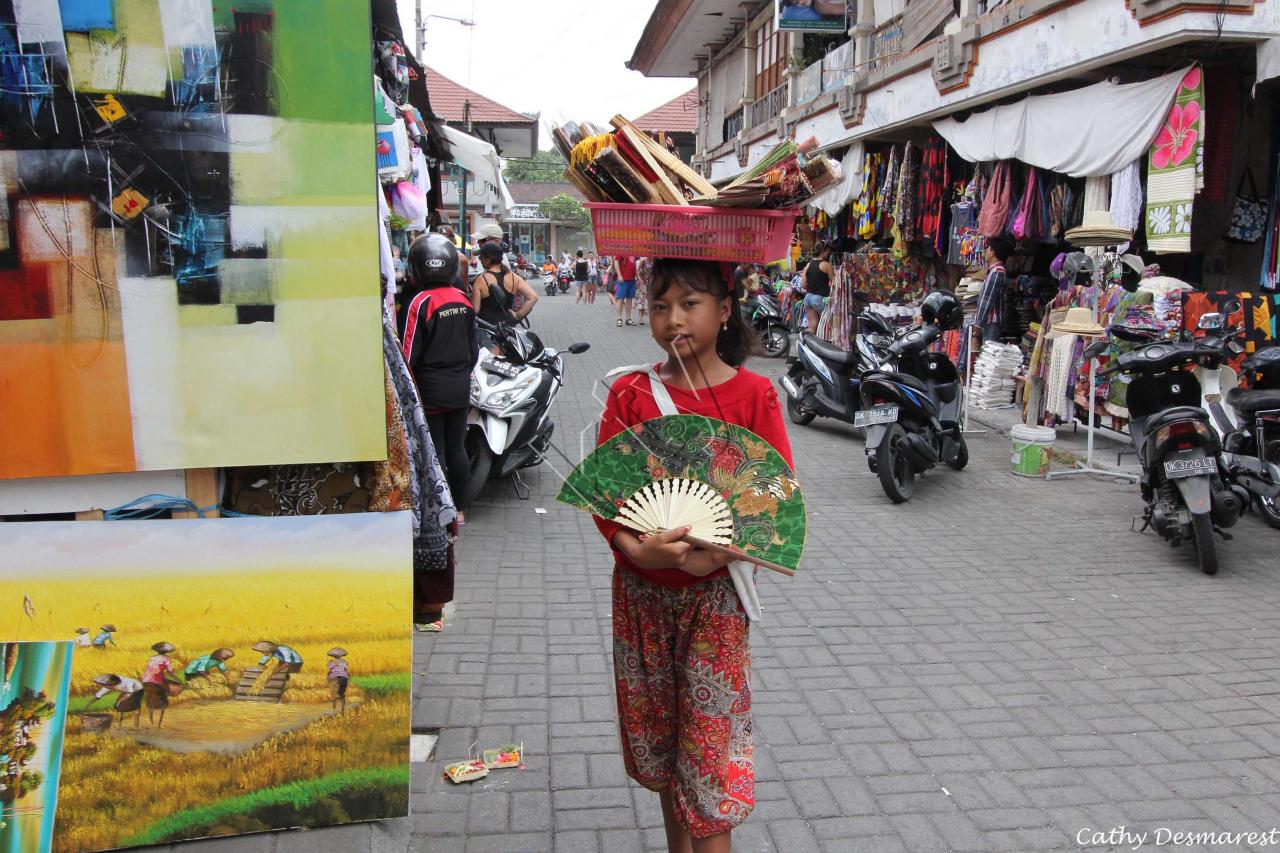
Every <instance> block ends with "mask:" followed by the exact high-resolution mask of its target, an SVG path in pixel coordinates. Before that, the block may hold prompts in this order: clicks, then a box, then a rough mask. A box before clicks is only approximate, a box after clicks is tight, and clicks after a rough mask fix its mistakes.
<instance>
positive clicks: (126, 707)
mask: <svg viewBox="0 0 1280 853" xmlns="http://www.w3.org/2000/svg"><path fill="white" fill-rule="evenodd" d="M93 683H94V684H96V685H98V692H97V693H95V694H93V702H97V701H98V700H99V699H101V698H103V697H104V696H107V695H109V694H111V693H119V694H120V695H119V696H117V697H116V703H115V705H114V706H113V707H114V708H115V710H116V712H117V713H118V714H120V724H121V725H124V717H125V714H136V717H135V719H134V726H135V727H136V726H139V725H141V724H142V697H143V693H144V690H143V687H142V682H141V681H139V680H138V679H136V678H130V677H129V676H127V675H115V674H106V675H99V676H98V677H97V678H95V679H94V680H93ZM93 702H90V703H89V704H88V705H86V706H85V710H86V711H87V710H88V709H89V708H90V707H92V706H93Z"/></svg>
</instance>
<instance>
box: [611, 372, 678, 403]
mask: <svg viewBox="0 0 1280 853" xmlns="http://www.w3.org/2000/svg"><path fill="white" fill-rule="evenodd" d="M632 373H643V374H645V375H647V376H648V377H649V391H650V393H652V394H653V401H654V402H655V403H656V404H657V405H658V412H659V414H663V415H678V414H680V410H679V409H677V408H676V401H675V400H673V399H671V392H670V391H668V390H667V386H666V385H664V384H663V382H662V380H661V379H659V378H658V374H657V373H656V372H655V371H654V369H653V365H652V364H629V365H626V366H625V367H615V368H614V369H613V370H610V371H609V372H608V373H606V374H605V375H604V378H605V379H607V380H609V381H610V382H612V381H613V380H614V379H617V378H618V377H619V376H628V375H630V374H632Z"/></svg>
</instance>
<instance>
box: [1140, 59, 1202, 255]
mask: <svg viewBox="0 0 1280 853" xmlns="http://www.w3.org/2000/svg"><path fill="white" fill-rule="evenodd" d="M1204 131H1205V112H1204V74H1203V72H1202V71H1201V69H1200V67H1199V66H1196V67H1195V68H1192V69H1191V70H1190V71H1188V72H1187V73H1186V76H1185V77H1183V78H1182V84H1181V85H1180V86H1179V87H1178V94H1177V95H1176V96H1175V98H1174V103H1173V106H1172V107H1170V109H1169V118H1168V119H1167V120H1166V121H1165V123H1164V126H1163V127H1161V128H1160V132H1159V133H1157V134H1156V138H1155V141H1154V142H1153V143H1152V144H1151V152H1150V154H1149V155H1148V165H1147V215H1146V231H1147V248H1148V249H1150V250H1151V251H1153V252H1164V253H1167V252H1190V251H1191V215H1192V209H1193V207H1194V205H1195V198H1196V192H1197V191H1198V190H1199V189H1200V188H1201V187H1203V186H1204V173H1203V171H1202V169H1203V163H1202V162H1201V159H1200V154H1201V149H1202V146H1203V144H1204Z"/></svg>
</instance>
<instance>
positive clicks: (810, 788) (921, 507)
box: [178, 298, 1280, 853]
mask: <svg viewBox="0 0 1280 853" xmlns="http://www.w3.org/2000/svg"><path fill="white" fill-rule="evenodd" d="M606 315H607V316H606ZM611 316H612V315H611V314H609V312H608V310H607V307H606V304H605V303H601V304H597V305H596V306H575V305H573V304H572V303H571V302H570V301H569V300H560V299H558V298H556V299H547V300H544V301H543V302H542V303H540V304H539V305H538V307H537V310H536V311H535V313H534V318H533V319H534V327H535V328H536V329H537V330H538V333H539V335H541V336H542V337H543V339H544V340H545V341H547V342H548V343H549V344H550V345H553V346H563V345H565V344H566V343H568V342H569V341H570V340H574V339H582V338H585V339H588V340H590V341H591V342H592V345H593V348H592V350H591V351H590V352H589V353H588V354H587V355H586V357H584V358H580V359H567V369H566V385H565V388H564V390H563V392H562V393H561V396H560V398H559V400H558V401H557V403H556V411H555V413H554V417H555V419H556V422H557V432H556V435H557V444H559V445H560V446H562V447H564V448H565V449H566V450H569V449H570V444H571V443H572V442H571V436H574V435H576V434H577V433H578V431H579V430H580V429H582V428H583V427H584V426H588V425H589V424H590V423H591V422H592V420H593V419H594V418H595V417H596V416H597V415H598V414H599V411H600V405H599V404H598V403H597V402H596V401H595V400H593V399H592V396H591V389H592V382H593V381H594V379H595V378H597V377H599V376H600V375H601V374H602V373H603V372H604V370H605V369H607V367H610V366H612V365H615V364H631V363H636V362H637V361H642V360H644V359H646V358H654V359H656V358H657V355H656V351H655V349H654V346H653V344H652V342H651V341H650V340H649V338H648V335H647V334H646V333H645V331H644V330H643V329H631V328H628V329H621V330H619V329H615V328H614V327H613V326H612V325H611V322H610V320H609V317H611ZM782 366H783V365H782V363H781V362H770V361H765V360H759V361H756V362H754V363H753V365H752V367H753V369H755V370H757V371H759V372H763V373H765V374H766V375H771V376H776V375H777V374H778V371H779V370H780V369H781V367H782ZM789 433H790V436H791V441H792V445H793V448H794V451H795V456H796V461H797V467H798V473H799V476H800V479H801V481H802V483H803V484H804V486H805V493H806V500H807V504H808V510H809V513H810V522H811V524H810V530H809V538H808V541H807V542H806V557H805V563H804V565H803V567H802V571H801V572H800V573H799V574H797V576H796V577H795V578H793V579H790V580H786V581H780V580H775V579H773V578H771V577H762V579H761V583H760V593H761V596H762V599H763V600H764V603H765V607H766V615H765V619H764V621H763V622H762V623H760V624H758V625H755V626H753V628H752V645H753V653H754V674H753V691H754V703H755V735H756V778H757V786H758V787H757V800H758V807H757V809H756V813H755V814H753V815H752V817H751V818H750V819H749V820H748V821H747V823H746V824H745V825H744V826H743V827H741V828H740V829H739V830H737V831H736V832H735V834H734V849H735V850H736V851H753V850H758V851H762V853H763V851H775V850H783V851H785V853H803V851H807V850H832V851H840V853H848V851H857V850H872V851H876V853H891V852H892V851H895V850H911V851H913V853H914V851H919V850H927V849H935V848H936V849H951V850H969V849H973V850H984V851H986V850H1036V851H1041V850H1069V849H1076V845H1075V844H1074V840H1073V838H1072V833H1074V832H1075V831H1076V830H1077V829H1078V828H1079V826H1077V824H1080V825H1083V824H1082V822H1083V821H1088V822H1089V824H1090V825H1093V826H1102V825H1104V824H1105V826H1112V825H1120V824H1122V823H1123V824H1127V825H1134V826H1138V825H1142V826H1147V825H1154V823H1156V822H1159V821H1165V822H1167V823H1169V824H1170V825H1177V826H1182V825H1194V824H1196V823H1197V822H1200V823H1203V824H1205V825H1209V826H1210V827H1224V828H1226V827H1232V828H1235V827H1237V826H1238V827H1239V828H1249V827H1251V826H1254V825H1261V824H1263V823H1266V822H1267V821H1271V822H1274V818H1275V815H1276V814H1280V769H1277V768H1276V767H1275V762H1274V756H1275V755H1276V754H1277V752H1278V751H1280V664H1277V663H1276V660H1277V659H1280V654H1278V653H1280V625H1277V624H1276V623H1275V620H1274V619H1273V618H1272V616H1271V614H1273V613H1275V612H1277V610H1278V609H1280V576H1278V575H1277V574H1276V573H1275V544H1274V543H1275V540H1274V538H1273V536H1274V534H1273V533H1272V532H1271V531H1269V529H1267V528H1265V527H1264V526H1263V525H1262V524H1261V523H1260V522H1258V521H1257V519H1254V518H1252V517H1246V518H1245V519H1244V520H1243V521H1242V522H1241V524H1240V525H1239V526H1238V527H1237V528H1236V530H1235V531H1233V532H1234V533H1235V534H1236V535H1235V538H1234V539H1233V540H1232V541H1231V542H1226V543H1220V545H1219V548H1220V551H1221V553H1222V557H1223V564H1224V568H1223V571H1222V572H1221V573H1220V574H1219V575H1218V576H1217V577H1215V578H1205V577H1203V576H1201V575H1200V574H1199V573H1198V572H1196V571H1195V568H1194V565H1193V564H1192V557H1191V555H1190V553H1189V551H1186V550H1182V551H1174V550H1170V549H1169V548H1168V547H1167V546H1164V545H1163V544H1162V543H1159V542H1157V541H1156V540H1155V539H1154V537H1152V536H1150V535H1149V534H1145V535H1141V536H1139V535H1137V534H1133V533H1130V532H1129V530H1128V519H1129V517H1130V516H1132V515H1133V514H1134V513H1135V512H1137V511H1138V509H1139V507H1140V502H1139V499H1138V495H1137V491H1136V489H1134V488H1133V487H1132V486H1129V485H1124V484H1116V483H1112V482H1107V481H1105V480H1100V479H1099V480H1090V479H1084V478H1081V479H1073V480H1062V481H1053V482H1051V483H1047V482H1043V481H1031V480H1023V479H1020V478H1015V477H1013V476H1012V475H1010V474H1009V472H1008V449H1009V444H1008V439H1007V438H1005V437H1002V436H999V435H995V434H992V435H989V436H988V437H986V438H983V437H979V436H973V437H972V438H971V440H970V452H971V457H972V459H971V462H970V465H969V467H968V468H966V469H965V470H964V471H962V472H954V471H950V470H942V471H937V472H930V473H929V474H928V475H927V476H925V477H924V478H922V479H921V481H920V482H919V484H918V487H917V490H916V494H915V496H914V497H913V499H912V501H911V502H910V503H908V504H904V505H901V506H894V505H892V504H890V503H889V502H888V501H887V500H886V499H885V498H884V495H883V494H882V493H881V492H880V489H879V485H878V483H877V481H876V480H875V479H874V476H871V475H869V474H868V473H867V472H866V469H865V463H864V461H863V453H862V445H861V444H860V442H859V441H858V439H857V437H856V434H855V433H854V431H853V430H852V429H851V428H849V427H847V426H845V425H841V424H836V423H833V422H823V421H822V420H818V421H815V422H814V423H813V424H811V425H810V426H808V427H803V428H801V427H794V426H791V427H789ZM1064 440H1065V439H1064ZM561 467H563V466H561ZM527 479H528V482H529V483H530V486H531V488H532V495H531V497H530V500H529V501H527V502H522V501H519V500H516V499H515V497H514V496H513V495H512V494H511V491H510V489H509V488H507V487H506V486H505V485H504V484H492V485H491V486H490V488H489V489H488V490H487V491H486V493H485V494H484V495H482V496H481V498H480V500H479V501H478V502H477V504H476V506H475V507H473V510H472V513H471V515H470V520H469V523H468V525H467V528H466V530H465V532H464V535H463V537H462V540H461V542H460V543H459V547H458V554H459V561H460V568H459V572H458V581H457V614H456V616H455V619H454V621H453V622H451V623H450V625H449V626H448V628H447V629H446V631H445V632H444V633H442V634H439V635H419V636H418V637H417V638H416V639H415V655H414V670H415V685H414V688H415V693H414V695H415V713H414V722H415V725H440V726H443V727H444V730H443V731H442V733H441V740H440V745H439V747H438V749H437V755H438V756H447V757H449V758H458V757H463V756H465V755H466V751H467V749H468V747H469V746H470V745H471V743H472V742H473V741H475V740H476V738H477V737H478V736H480V735H482V734H483V735H486V736H488V735H492V736H495V737H498V736H502V737H506V736H510V737H516V738H520V737H523V738H524V739H525V740H526V744H527V745H536V750H535V749H534V748H532V747H531V748H530V755H529V769H528V770H526V771H524V772H523V773H520V774H516V772H515V771H506V775H501V774H502V773H503V771H495V773H494V774H492V776H491V777H490V778H489V779H488V780H485V781H486V782H488V783H491V784H490V785H489V786H488V787H485V786H483V785H479V784H477V785H472V786H466V787H464V788H457V789H455V788H453V787H452V786H441V785H440V784H439V783H438V782H437V779H438V777H439V772H440V765H439V761H436V762H433V763H432V764H431V765H429V766H428V767H425V768H422V769H415V772H414V774H413V788H412V790H413V792H414V793H413V794H412V800H411V801H412V804H413V809H414V814H413V817H412V825H413V833H412V836H411V840H416V841H417V843H418V845H419V846H420V847H421V848H422V849H424V850H429V851H431V853H436V851H448V850H463V849H516V850H519V849H523V848H522V847H521V846H520V845H521V843H527V844H535V845H536V844H543V845H546V846H544V847H541V848H538V847H533V848H530V849H553V850H557V851H563V850H567V851H574V853H578V851H583V853H588V852H589V851H598V850H603V851H607V853H623V851H626V850H631V849H643V850H660V849H663V848H664V847H665V843H664V840H663V834H662V831H661V829H660V823H661V813H660V811H659V809H658V800H657V797H656V796H655V795H653V794H652V793H650V792H647V791H644V790H643V789H641V788H640V787H639V786H637V785H635V784H634V783H632V782H631V781H630V780H628V779H626V778H625V774H624V773H622V770H621V767H622V765H621V760H620V756H619V753H618V736H617V732H616V712H615V708H614V687H613V682H612V672H611V663H610V656H611V654H612V641H611V636H610V625H609V605H610V568H609V561H608V554H607V551H606V549H605V548H604V545H603V542H602V541H601V540H600V538H599V535H598V533H597V532H596V530H595V527H594V525H593V524H592V523H591V521H590V519H589V518H588V517H587V516H586V515H584V514H582V513H579V512H576V511H574V510H571V509H568V508H566V507H563V506H560V505H557V504H556V503H555V501H554V496H555V492H556V491H557V489H558V483H559V481H558V479H557V478H556V476H555V474H554V472H552V471H551V470H550V469H549V467H548V466H543V467H542V468H541V469H532V470H531V471H530V472H529V477H528V478H527ZM535 507H542V508H544V509H546V510H547V513H546V514H545V515H540V514H536V513H534V512H533V510H534V508H535ZM535 752H536V753H537V754H536V755H535V754H534V753H535ZM944 788H945V789H946V792H945V793H944V791H943V789H944ZM485 804H493V805H497V806H498V808H497V809H496V811H490V812H483V811H482V807H483V805H485ZM499 814H500V815H501V816H502V820H503V821H505V823H503V822H501V821H499V820H498V819H497V817H496V815H499ZM328 832H329V830H314V831H311V832H309V833H306V834H304V835H303V836H302V837H303V838H304V839H306V840H308V841H310V842H314V843H315V844H316V846H315V847H314V848H312V849H316V850H320V851H326V850H329V849H337V848H331V847H328V846H326V841H325V839H326V838H327V836H326V833H328ZM357 832H358V830H357ZM369 832H370V837H371V839H372V841H373V843H374V844H377V843H379V842H378V839H379V835H378V834H377V830H374V829H370V830H369ZM284 837H285V836H279V838H284ZM333 837H334V838H335V839H339V838H343V837H345V836H342V835H340V834H339V835H335V836H333ZM399 837H400V836H399V834H398V833H397V831H396V830H392V835H391V842H390V843H392V844H393V845H395V844H397V843H398V839H399ZM504 839H516V840H514V841H504ZM276 842H277V836H273V835H265V836H251V837H248V838H244V839H238V840H237V841H235V842H217V843H218V844H219V845H223V844H227V845H238V844H244V845H247V846H244V847H243V848H241V849H242V850H243V853H275V851H274V845H275V844H276ZM334 843H335V844H340V843H341V842H338V841H335V842H334ZM504 843H505V844H507V845H508V846H506V847H502V846H499V845H501V844H504ZM486 845H493V846H492V847H487V846H486ZM178 849H180V850H182V851H188V850H192V849H194V848H192V847H189V846H186V845H184V846H181V847H180V848H178ZM217 849H218V850H220V851H229V853H235V851H236V849H237V848H236V847H234V846H220V847H218V848H217ZM290 849H292V848H290ZM379 853H381V851H380V850H379Z"/></svg>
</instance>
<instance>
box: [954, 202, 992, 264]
mask: <svg viewBox="0 0 1280 853" xmlns="http://www.w3.org/2000/svg"><path fill="white" fill-rule="evenodd" d="M950 231H951V233H950V239H949V241H948V245H947V263H949V264H954V265H956V266H961V267H972V266H977V265H978V264H980V263H982V253H983V250H985V249H986V247H987V241H986V238H984V237H983V236H982V235H981V234H980V233H979V232H978V205H976V204H974V203H973V202H971V201H962V202H960V203H958V204H953V205H951V229H950Z"/></svg>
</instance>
